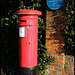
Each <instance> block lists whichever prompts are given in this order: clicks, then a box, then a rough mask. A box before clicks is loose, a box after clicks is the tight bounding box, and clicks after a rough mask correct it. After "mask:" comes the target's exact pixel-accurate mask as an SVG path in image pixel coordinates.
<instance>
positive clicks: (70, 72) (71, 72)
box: [65, 70, 74, 75]
mask: <svg viewBox="0 0 75 75" xmlns="http://www.w3.org/2000/svg"><path fill="white" fill-rule="evenodd" d="M65 72H66V73H69V74H73V75H74V71H69V70H65Z"/></svg>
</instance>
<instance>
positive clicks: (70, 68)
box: [65, 66, 74, 71]
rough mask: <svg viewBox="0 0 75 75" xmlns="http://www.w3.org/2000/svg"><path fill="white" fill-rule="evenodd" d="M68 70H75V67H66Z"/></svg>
mask: <svg viewBox="0 0 75 75" xmlns="http://www.w3.org/2000/svg"><path fill="white" fill-rule="evenodd" d="M65 68H66V69H67V70H70V71H73V70H74V68H72V67H67V66H66V67H65Z"/></svg>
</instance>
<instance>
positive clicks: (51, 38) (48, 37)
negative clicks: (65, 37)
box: [46, 36, 54, 40]
mask: <svg viewBox="0 0 75 75" xmlns="http://www.w3.org/2000/svg"><path fill="white" fill-rule="evenodd" d="M46 39H49V40H53V39H54V37H51V36H46Z"/></svg>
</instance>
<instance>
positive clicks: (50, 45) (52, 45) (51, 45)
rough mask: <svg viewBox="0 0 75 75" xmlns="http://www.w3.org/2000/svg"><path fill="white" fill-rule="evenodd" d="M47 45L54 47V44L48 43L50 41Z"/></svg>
mask: <svg viewBox="0 0 75 75" xmlns="http://www.w3.org/2000/svg"><path fill="white" fill-rule="evenodd" d="M46 46H49V47H54V44H48V43H46Z"/></svg>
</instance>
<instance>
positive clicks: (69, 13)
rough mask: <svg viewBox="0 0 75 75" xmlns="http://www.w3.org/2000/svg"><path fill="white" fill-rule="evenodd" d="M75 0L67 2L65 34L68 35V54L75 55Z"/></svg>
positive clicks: (66, 51)
mask: <svg viewBox="0 0 75 75" xmlns="http://www.w3.org/2000/svg"><path fill="white" fill-rule="evenodd" d="M74 17H75V16H74V0H67V2H66V21H65V24H66V26H65V36H66V41H65V42H66V46H65V48H66V50H65V53H66V54H71V55H74V23H75V22H74Z"/></svg>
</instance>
